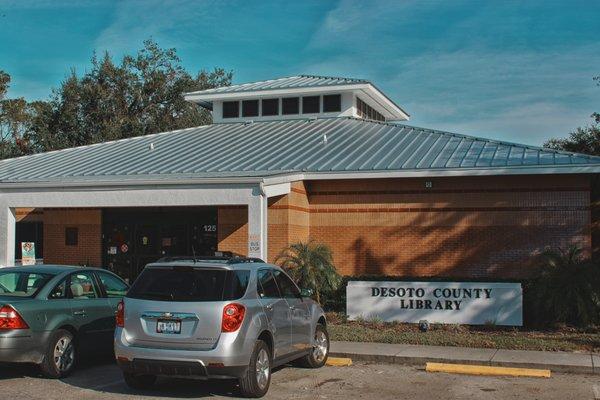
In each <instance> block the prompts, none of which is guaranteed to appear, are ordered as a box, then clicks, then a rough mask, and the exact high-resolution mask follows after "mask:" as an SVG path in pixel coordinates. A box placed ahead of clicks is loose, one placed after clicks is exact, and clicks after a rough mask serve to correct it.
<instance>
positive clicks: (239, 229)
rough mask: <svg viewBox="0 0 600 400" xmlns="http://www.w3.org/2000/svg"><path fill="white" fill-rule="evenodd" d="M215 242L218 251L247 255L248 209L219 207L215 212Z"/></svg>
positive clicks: (244, 207)
mask: <svg viewBox="0 0 600 400" xmlns="http://www.w3.org/2000/svg"><path fill="white" fill-rule="evenodd" d="M217 224H218V226H217V240H218V242H219V243H218V247H217V248H218V249H219V250H220V251H233V252H234V253H238V254H242V255H247V254H248V207H246V206H220V207H219V209H218V211H217Z"/></svg>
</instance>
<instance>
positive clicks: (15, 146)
mask: <svg viewBox="0 0 600 400" xmlns="http://www.w3.org/2000/svg"><path fill="white" fill-rule="evenodd" d="M9 85H10V75H8V74H7V73H6V72H4V71H2V70H0V158H7V157H16V156H19V155H23V154H28V153H30V150H29V136H30V121H31V118H32V112H33V111H34V109H33V108H32V107H31V106H30V105H29V104H28V103H27V101H25V99H23V98H18V99H6V98H5V97H6V94H7V92H8V88H9Z"/></svg>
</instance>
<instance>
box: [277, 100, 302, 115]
mask: <svg viewBox="0 0 600 400" xmlns="http://www.w3.org/2000/svg"><path fill="white" fill-rule="evenodd" d="M299 108H300V99H299V98H298V97H287V98H284V99H281V111H282V114H283V115H290V114H298V113H299V112H300V109H299Z"/></svg>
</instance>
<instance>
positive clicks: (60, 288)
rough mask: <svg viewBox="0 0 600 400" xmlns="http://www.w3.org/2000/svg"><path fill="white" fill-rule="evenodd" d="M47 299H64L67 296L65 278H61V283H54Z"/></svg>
mask: <svg viewBox="0 0 600 400" xmlns="http://www.w3.org/2000/svg"><path fill="white" fill-rule="evenodd" d="M48 298H49V299H66V298H67V280H66V279H63V280H62V282H61V283H59V284H58V285H56V287H55V288H54V289H52V291H51V292H50V295H49V296H48Z"/></svg>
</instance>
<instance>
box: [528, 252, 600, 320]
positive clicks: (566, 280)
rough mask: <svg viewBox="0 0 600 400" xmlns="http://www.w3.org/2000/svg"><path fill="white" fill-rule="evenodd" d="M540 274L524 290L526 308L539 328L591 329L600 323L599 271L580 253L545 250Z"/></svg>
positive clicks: (541, 257)
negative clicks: (571, 327)
mask: <svg viewBox="0 0 600 400" xmlns="http://www.w3.org/2000/svg"><path fill="white" fill-rule="evenodd" d="M539 266H540V274H539V276H538V277H537V278H535V279H533V280H532V281H531V282H530V284H529V285H528V287H527V288H526V289H527V290H526V301H525V304H526V306H528V307H530V316H531V318H532V320H533V322H535V323H536V324H538V325H557V324H568V325H572V326H590V325H593V324H597V323H598V322H600V268H599V266H598V265H597V264H595V263H593V262H592V261H590V260H585V259H583V258H582V256H581V250H580V249H579V248H577V247H570V248H568V249H566V250H562V249H559V250H558V251H546V252H544V253H543V254H542V255H541V256H540V258H539Z"/></svg>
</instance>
